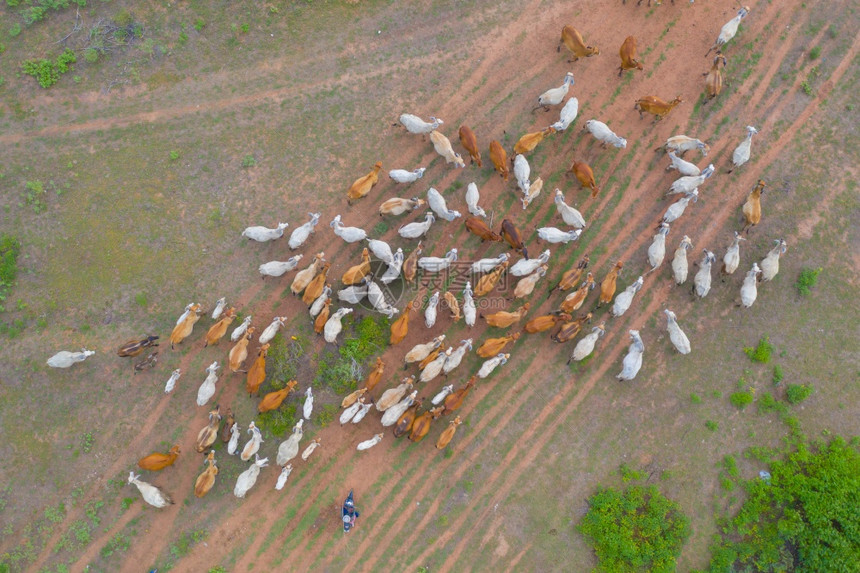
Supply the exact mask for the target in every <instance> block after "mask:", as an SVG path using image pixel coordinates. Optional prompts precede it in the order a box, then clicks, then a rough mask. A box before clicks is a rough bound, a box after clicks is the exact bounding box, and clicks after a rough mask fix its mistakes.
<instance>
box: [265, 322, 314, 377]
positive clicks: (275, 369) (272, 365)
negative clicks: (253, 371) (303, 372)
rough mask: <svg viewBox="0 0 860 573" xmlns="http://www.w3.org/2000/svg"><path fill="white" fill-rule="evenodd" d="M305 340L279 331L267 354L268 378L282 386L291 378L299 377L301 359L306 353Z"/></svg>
mask: <svg viewBox="0 0 860 573" xmlns="http://www.w3.org/2000/svg"><path fill="white" fill-rule="evenodd" d="M305 342H306V341H305V340H304V339H303V338H300V337H298V336H297V337H296V339H295V340H293V339H292V338H291V337H290V338H288V337H285V336H284V335H283V333H278V334H277V335H276V336H275V338H273V339H272V341H271V342H270V343H269V353H268V355H267V356H266V378H267V379H268V380H269V381H273V380H274V381H277V382H276V383H277V384H280V386H279V387H280V388H283V387H284V385H285V384H286V383H287V382H288V381H289V380H295V379H296V378H297V377H298V366H299V361H300V360H301V358H302V357H303V356H304V354H305V349H304V345H305Z"/></svg>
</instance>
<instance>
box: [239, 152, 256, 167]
mask: <svg viewBox="0 0 860 573" xmlns="http://www.w3.org/2000/svg"><path fill="white" fill-rule="evenodd" d="M256 164H257V160H256V159H254V156H253V155H246V156H245V157H243V158H242V167H244V168H246V169H247V168H248V167H253V166H255V165H256Z"/></svg>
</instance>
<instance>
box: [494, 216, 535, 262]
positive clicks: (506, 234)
mask: <svg viewBox="0 0 860 573" xmlns="http://www.w3.org/2000/svg"><path fill="white" fill-rule="evenodd" d="M500 234H501V236H502V238H503V239H504V240H506V241H507V242H508V244H509V245H510V246H511V247H513V248H514V249H515V250H517V251H519V252H520V253H522V255H523V257H525V259H526V260H528V259H529V252H528V249H527V248H526V246H525V244H524V243H523V236H522V234H521V233H520V230H519V229H517V227H516V225H514V224H513V223H512V222H511V221H510V220H509V219H504V220H503V221H502V230H501V233H500Z"/></svg>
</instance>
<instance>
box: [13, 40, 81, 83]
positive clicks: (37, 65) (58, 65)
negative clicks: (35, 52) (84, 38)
mask: <svg viewBox="0 0 860 573" xmlns="http://www.w3.org/2000/svg"><path fill="white" fill-rule="evenodd" d="M76 61H77V58H76V57H75V53H74V52H73V51H72V50H71V49H70V48H66V49H65V50H64V51H63V53H62V54H60V55H59V56H57V59H56V61H54V62H52V61H51V60H48V59H44V58H43V59H41V60H26V61H25V62H24V63H22V64H21V71H22V72H24V73H25V74H27V75H28V76H33V77H34V78H36V80H37V81H38V82H39V85H40V86H42V87H43V88H46V89H47V88H49V87H51V86H52V85H54V84H55V83H57V81H58V80H59V79H60V75H62V74H64V73H66V72H68V71H69V70H70V69H71V67H70V65H71V64H73V63H75V62H76Z"/></svg>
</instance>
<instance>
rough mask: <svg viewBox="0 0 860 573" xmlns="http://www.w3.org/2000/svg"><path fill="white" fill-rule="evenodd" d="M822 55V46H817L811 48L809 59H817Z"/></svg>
mask: <svg viewBox="0 0 860 573" xmlns="http://www.w3.org/2000/svg"><path fill="white" fill-rule="evenodd" d="M820 55H821V46H815V47H814V48H812V49H811V50H809V59H810V60H817V59H818V57H819V56H820Z"/></svg>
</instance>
